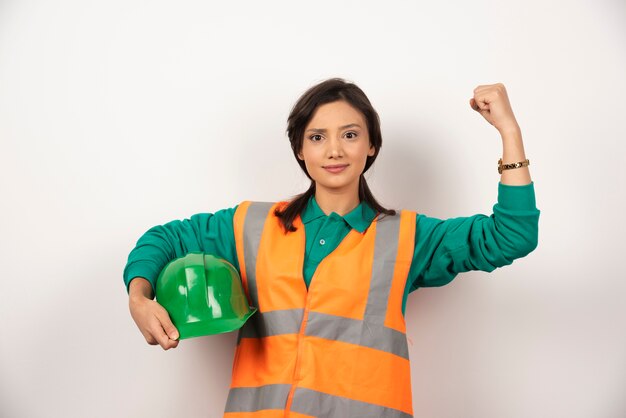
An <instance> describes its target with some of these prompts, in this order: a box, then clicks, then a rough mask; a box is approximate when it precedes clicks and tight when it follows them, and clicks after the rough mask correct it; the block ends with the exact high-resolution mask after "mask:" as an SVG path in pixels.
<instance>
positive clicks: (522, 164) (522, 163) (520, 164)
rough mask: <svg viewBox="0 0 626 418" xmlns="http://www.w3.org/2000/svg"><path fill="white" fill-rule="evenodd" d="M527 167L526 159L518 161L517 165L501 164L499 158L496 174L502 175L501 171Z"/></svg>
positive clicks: (527, 161) (528, 163)
mask: <svg viewBox="0 0 626 418" xmlns="http://www.w3.org/2000/svg"><path fill="white" fill-rule="evenodd" d="M529 165H530V160H529V159H526V161H520V162H518V163H511V164H502V158H500V159H499V160H498V173H499V174H502V170H510V169H512V168H520V167H528V166H529Z"/></svg>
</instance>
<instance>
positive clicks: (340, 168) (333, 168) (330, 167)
mask: <svg viewBox="0 0 626 418" xmlns="http://www.w3.org/2000/svg"><path fill="white" fill-rule="evenodd" d="M346 167H348V164H334V165H325V166H323V168H324V169H325V170H327V171H330V172H331V173H340V172H342V171H343V170H345V169H346Z"/></svg>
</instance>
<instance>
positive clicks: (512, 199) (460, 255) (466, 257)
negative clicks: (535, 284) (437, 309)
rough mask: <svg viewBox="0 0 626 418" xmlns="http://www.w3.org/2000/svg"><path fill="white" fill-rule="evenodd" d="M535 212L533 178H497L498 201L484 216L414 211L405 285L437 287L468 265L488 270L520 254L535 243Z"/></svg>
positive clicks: (522, 255)
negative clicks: (513, 181) (522, 181)
mask: <svg viewBox="0 0 626 418" xmlns="http://www.w3.org/2000/svg"><path fill="white" fill-rule="evenodd" d="M539 215H540V211H539V209H537V207H536V203H535V190H534V182H531V183H529V184H526V185H522V186H514V185H506V184H502V183H498V202H497V203H496V204H495V205H494V206H493V214H492V215H490V216H487V215H483V214H477V215H473V216H469V217H458V218H450V219H446V220H442V219H437V218H433V217H428V216H425V215H421V214H419V215H418V216H417V219H416V231H415V252H414V257H413V262H412V265H411V271H410V274H409V280H410V282H411V289H410V290H411V291H412V290H415V289H417V288H419V287H432V286H443V285H445V284H448V283H450V282H451V281H452V280H453V279H454V278H455V277H456V276H457V275H458V274H459V273H463V272H466V271H470V270H481V271H487V272H491V271H493V270H495V269H496V268H498V267H503V266H506V265H509V264H511V263H513V260H515V259H517V258H521V257H524V256H526V255H527V254H529V253H530V252H531V251H533V250H534V249H535V248H536V247H537V243H538V226H539Z"/></svg>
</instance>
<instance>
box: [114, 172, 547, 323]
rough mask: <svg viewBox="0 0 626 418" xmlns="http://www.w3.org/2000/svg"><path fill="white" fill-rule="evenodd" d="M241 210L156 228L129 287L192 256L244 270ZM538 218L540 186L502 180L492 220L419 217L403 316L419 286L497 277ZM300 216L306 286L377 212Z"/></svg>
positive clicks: (129, 266) (313, 210) (129, 274)
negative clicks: (477, 273)
mask: <svg viewBox="0 0 626 418" xmlns="http://www.w3.org/2000/svg"><path fill="white" fill-rule="evenodd" d="M236 209H237V206H235V207H233V208H229V209H222V210H219V211H217V212H215V213H199V214H196V215H193V216H191V217H190V218H189V219H184V220H175V221H171V222H168V223H166V224H164V225H158V226H155V227H153V228H150V229H149V230H148V231H147V232H146V233H145V234H143V235H142V236H141V237H140V238H139V240H138V241H137V244H136V245H135V248H134V249H133V250H132V251H131V252H130V254H129V256H128V262H127V263H126V267H125V268H124V273H123V277H124V282H125V284H126V288H127V290H128V285H129V284H130V281H131V280H132V279H133V278H135V277H143V278H146V279H148V281H150V283H151V284H152V288H153V290H154V289H155V285H156V280H157V277H158V276H159V273H160V272H161V270H162V269H163V267H164V266H165V265H166V264H167V263H168V262H170V261H171V260H173V259H175V258H178V257H182V256H184V255H186V254H187V253H188V252H191V251H201V252H205V253H209V254H214V255H216V256H218V257H221V258H223V259H225V260H227V261H229V262H230V263H231V264H233V265H234V266H235V267H236V268H237V269H239V263H238V261H237V254H236V249H235V234H234V230H233V215H234V213H235V210H236ZM539 214H540V211H539V209H537V207H536V203H535V189H534V182H531V183H529V184H526V185H522V186H513V185H506V184H502V183H500V182H499V183H498V201H497V203H496V204H495V205H494V206H493V214H492V215H491V216H487V215H483V214H476V215H473V216H468V217H457V218H450V219H445V220H443V219H438V218H434V217H429V216H426V215H423V214H419V213H418V215H417V217H416V228H415V249H414V254H413V261H412V263H411V268H410V270H409V277H408V279H407V284H406V287H405V291H404V300H403V303H402V311H403V312H404V311H405V308H406V299H407V296H408V294H409V293H410V292H412V291H414V290H416V289H418V288H420V287H433V286H443V285H445V284H447V283H450V282H451V281H452V280H453V279H454V278H455V277H456V276H457V275H458V274H459V273H463V272H466V271H470V270H481V271H487V272H491V271H493V270H495V269H496V268H498V267H503V266H506V265H509V264H511V263H513V260H515V259H517V258H521V257H524V256H526V255H527V254H528V253H530V252H531V251H533V250H534V249H535V248H536V247H537V242H538V226H539ZM301 217H302V222H303V223H304V230H305V234H306V249H305V255H304V271H303V275H304V281H305V283H306V285H307V287H308V285H309V284H310V282H311V278H312V277H313V273H314V272H315V269H316V268H317V266H318V264H319V263H320V262H321V261H322V260H323V259H324V257H326V256H327V255H328V254H330V253H331V252H332V251H333V250H334V249H335V248H336V247H337V246H338V245H339V243H340V242H341V241H342V240H343V238H345V236H346V235H347V234H348V233H349V232H350V230H351V229H356V230H357V231H359V232H363V231H365V230H366V229H367V227H368V226H369V225H370V223H371V222H372V220H373V219H374V217H375V212H374V210H373V209H372V208H371V207H370V206H369V205H368V204H367V203H365V202H361V204H359V206H357V207H356V208H355V209H353V210H352V211H351V212H350V213H347V214H346V215H344V216H340V215H338V214H337V213H334V212H333V213H331V214H330V215H326V214H325V213H324V212H323V211H322V210H321V209H320V207H319V206H318V204H317V202H316V201H315V198H314V197H313V198H311V199H310V200H309V202H308V204H307V207H306V208H305V210H304V211H303V212H302V214H301Z"/></svg>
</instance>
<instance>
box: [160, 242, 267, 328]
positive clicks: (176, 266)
mask: <svg viewBox="0 0 626 418" xmlns="http://www.w3.org/2000/svg"><path fill="white" fill-rule="evenodd" d="M156 298H157V302H159V304H161V305H162V306H163V307H164V308H165V310H166V311H167V312H168V313H169V315H170V318H171V319H172V322H173V323H174V326H175V327H176V328H177V329H178V332H179V334H180V338H179V339H181V340H183V339H185V338H193V337H200V336H203V335H213V334H221V333H224V332H230V331H234V330H236V329H238V328H241V327H242V326H243V324H244V323H245V322H246V320H247V319H248V318H249V317H250V316H251V315H252V314H253V313H255V312H256V308H253V307H250V306H248V300H247V298H246V295H245V293H244V291H243V286H242V284H241V278H240V277H239V273H237V270H236V269H235V267H233V265H232V264H230V263H229V262H228V261H226V260H223V259H221V258H217V257H215V256H213V255H210V254H204V253H197V252H192V253H189V254H187V255H186V256H184V257H180V258H177V259H175V260H173V261H171V262H170V263H169V264H167V265H166V266H165V267H164V268H163V270H162V271H161V274H160V275H159V278H158V279H157V283H156Z"/></svg>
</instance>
